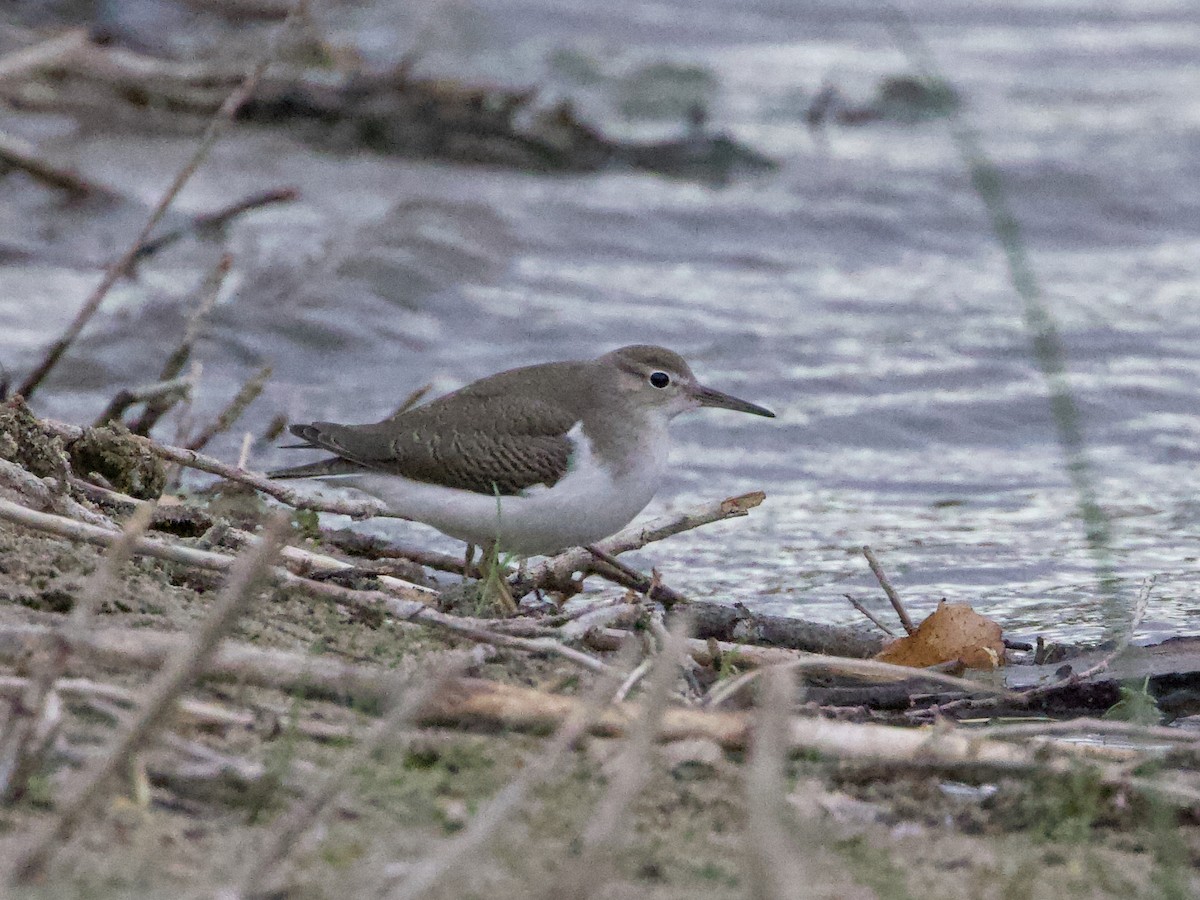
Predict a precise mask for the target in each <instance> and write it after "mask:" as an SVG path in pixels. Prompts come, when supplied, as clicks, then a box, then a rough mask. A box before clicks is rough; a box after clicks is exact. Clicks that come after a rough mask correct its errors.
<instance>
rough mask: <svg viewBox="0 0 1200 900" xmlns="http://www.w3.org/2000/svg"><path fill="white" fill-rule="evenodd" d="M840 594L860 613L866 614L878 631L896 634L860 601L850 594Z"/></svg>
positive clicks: (891, 634) (889, 634) (892, 635)
mask: <svg viewBox="0 0 1200 900" xmlns="http://www.w3.org/2000/svg"><path fill="white" fill-rule="evenodd" d="M842 596H843V597H845V598H846V600H847V601H848V602H849V603H850V605H851V606H853V607H854V608H855V609H857V610H858V611H859V612H860V613H862V614H863V615H864V616H866V617H867V618H868V619H869V620H870V621H871V624H872V625H874V626H875V627H876V628H878V629H879V630H880V631H882V632H883V633H884V634H886V635H888V636H889V637H895V636H896V632H894V631H892V629H890V628H888V627H887V626H886V625H884V624H883V622H881V621H879V618H878V617H877V616H876V615H875V614H874V613H873V612H871V611H870V610H869V609H867V608H866V607H865V606H863V605H862V604H861V603H859V602H858V601H857V600H855V599H854V597H852V596H851V595H850V594H842Z"/></svg>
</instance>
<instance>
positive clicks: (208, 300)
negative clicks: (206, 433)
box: [129, 253, 233, 435]
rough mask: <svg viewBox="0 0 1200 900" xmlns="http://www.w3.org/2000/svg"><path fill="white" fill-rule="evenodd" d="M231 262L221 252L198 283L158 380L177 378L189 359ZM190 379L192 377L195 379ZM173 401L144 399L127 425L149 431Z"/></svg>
mask: <svg viewBox="0 0 1200 900" xmlns="http://www.w3.org/2000/svg"><path fill="white" fill-rule="evenodd" d="M232 266H233V256H232V255H231V254H229V253H222V254H221V258H220V259H219V260H217V264H216V265H215V266H213V268H212V271H210V272H208V273H207V274H206V275H205V276H204V280H203V281H202V282H201V283H200V286H199V288H197V291H196V294H197V297H198V301H197V303H196V307H195V309H193V310H192V313H191V315H190V316H188V322H187V327H186V328H185V329H184V332H183V339H182V340H181V341H180V342H179V346H178V347H176V348H175V349H174V350H173V351H172V353H171V355H170V356H169V357H167V361H166V362H165V363H163V367H162V371H160V372H159V373H158V380H159V381H169V380H171V379H172V378H177V377H178V376H179V373H180V372H182V371H183V367H184V366H186V365H187V362H188V360H189V359H190V358H191V356H192V348H193V347H194V346H195V344H196V341H197V340H199V339H200V335H201V334H203V332H204V326H205V324H206V323H207V321H208V316H209V314H210V313H211V312H212V310H213V307H215V306H216V304H217V297H218V296H219V295H220V293H221V286H222V285H223V284H224V283H225V277H226V276H227V275H228V274H229V270H230V268H231V267H232ZM192 380H193V381H194V379H192ZM172 405H173V403H172V402H168V401H157V402H151V403H147V404H146V409H145V411H144V412H143V413H142V414H141V416H139V417H138V419H137V421H135V422H134V423H133V424H132V425H131V426H130V427H129V430H130V431H132V432H133V433H134V434H143V435H145V434H149V433H150V430H151V429H152V428H153V427H154V426H155V425H156V424H157V423H158V420H159V419H161V418H162V417H163V416H164V415H166V414H167V412H168V411H169V410H170V408H171V406H172Z"/></svg>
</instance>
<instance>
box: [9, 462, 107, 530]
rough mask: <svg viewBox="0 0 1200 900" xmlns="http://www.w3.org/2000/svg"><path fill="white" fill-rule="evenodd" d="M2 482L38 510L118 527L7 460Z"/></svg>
mask: <svg viewBox="0 0 1200 900" xmlns="http://www.w3.org/2000/svg"><path fill="white" fill-rule="evenodd" d="M0 484H3V485H4V486H6V487H8V488H11V489H12V490H14V491H16V492H17V493H18V494H20V495H21V496H22V497H24V498H25V499H26V500H27V501H28V502H30V503H31V504H33V505H35V506H36V507H37V508H38V509H39V510H45V511H47V512H53V513H55V514H58V515H62V516H66V517H68V518H71V519H76V520H78V521H80V522H87V523H88V524H90V525H96V526H99V527H103V528H112V529H115V528H116V526H115V525H114V524H113V522H112V520H111V519H110V518H108V516H105V515H103V514H101V513H97V512H94V511H93V510H90V509H88V508H87V507H86V506H83V505H82V504H80V503H77V502H76V501H75V500H74V499H73V498H72V497H71V496H70V495H69V494H66V493H59V492H57V491H55V490H51V489H50V486H49V485H48V484H47V483H46V481H45V480H43V479H41V478H38V477H37V476H36V475H34V474H33V473H32V472H29V471H27V470H26V469H23V468H22V467H21V466H19V465H17V464H16V463H13V462H9V461H8V460H7V459H0Z"/></svg>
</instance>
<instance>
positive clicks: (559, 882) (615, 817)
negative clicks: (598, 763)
mask: <svg viewBox="0 0 1200 900" xmlns="http://www.w3.org/2000/svg"><path fill="white" fill-rule="evenodd" d="M689 627H690V622H689V621H688V619H687V617H686V616H681V617H680V618H679V620H677V621H676V622H674V623H673V624H672V626H671V630H670V632H669V633H668V635H667V640H666V642H665V644H664V646H663V647H662V650H661V652H660V653H659V654H658V656H657V657H655V661H654V665H653V667H652V669H651V671H650V684H649V686H648V688H647V690H646V693H645V695H644V698H643V701H642V713H641V716H640V717H639V718H638V719H637V721H636V722H634V724H633V726H632V728H631V729H630V731H629V736H628V737H627V738H626V740H625V745H624V747H623V748H622V750H621V753H620V755H619V756H618V757H617V760H616V764H615V767H614V774H613V776H612V779H611V782H610V784H609V788H608V791H607V792H606V793H605V795H604V796H603V797H602V798H601V800H600V802H599V803H598V804H597V806H596V809H595V810H594V811H593V813H592V817H591V819H590V820H589V821H588V824H587V827H586V828H585V829H584V832H583V839H582V844H583V848H582V852H581V854H580V859H579V861H578V862H576V863H574V864H573V865H569V866H568V868H567V869H566V870H565V871H563V872H562V873H561V874H560V875H559V877H558V878H557V879H556V884H555V886H554V887H553V888H552V890H551V891H550V892H549V894H548V895H547V896H548V897H555V898H559V897H569V898H585V897H590V896H591V895H592V892H593V890H595V889H596V888H597V887H599V886H600V885H601V884H603V883H604V882H605V881H606V880H607V878H606V877H605V876H606V875H607V873H608V871H609V869H610V867H611V866H612V864H613V861H614V859H615V857H616V853H617V849H618V844H619V841H620V836H621V833H622V824H623V823H624V821H625V819H626V817H627V815H628V812H629V807H630V805H631V804H632V803H633V801H634V800H635V799H636V798H637V796H638V795H639V794H640V793H641V792H642V791H643V790H644V789H645V787H646V785H647V784H648V783H649V781H650V778H651V774H652V770H651V761H652V754H653V752H654V744H655V742H656V741H657V740H658V735H659V730H660V728H661V726H662V720H663V715H664V714H665V713H666V711H667V707H668V705H669V703H670V697H671V686H672V685H673V684H674V682H675V678H676V676H677V675H678V670H679V660H680V658H681V657H682V655H683V653H684V647H683V642H684V640H685V638H686V635H687V630H688V628H689Z"/></svg>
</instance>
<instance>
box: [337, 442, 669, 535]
mask: <svg viewBox="0 0 1200 900" xmlns="http://www.w3.org/2000/svg"><path fill="white" fill-rule="evenodd" d="M648 437H649V436H648ZM664 437H665V436H664ZM576 440H577V443H576V451H575V454H574V459H573V464H572V468H571V471H570V472H568V473H567V475H566V476H565V477H564V478H562V479H561V480H560V481H559V482H558V483H557V484H555V485H554V487H552V488H546V487H536V488H531V489H530V490H528V491H526V492H525V494H524V495H523V496H506V497H495V496H492V497H489V496H487V495H486V494H477V493H474V492H473V491H464V490H458V489H456V488H448V487H442V486H440V485H433V484H426V483H424V482H419V481H412V480H410V479H408V478H402V477H400V476H398V475H384V474H382V473H364V474H361V475H348V476H339V477H337V478H336V480H337V482H338V483H340V484H345V485H348V486H351V487H355V488H357V489H359V490H361V491H363V492H365V493H367V494H370V495H372V496H373V497H377V498H379V499H380V500H382V501H383V502H384V504H386V506H387V508H388V511H389V512H393V513H395V514H396V515H399V516H401V517H403V518H406V519H412V520H414V521H417V522H424V523H425V524H427V525H432V526H433V527H434V528H436V529H437V530H438V531H440V532H442V533H443V534H448V535H450V536H451V537H454V538H458V539H459V540H461V541H466V542H468V543H471V544H484V543H487V542H489V541H494V540H496V539H497V537H498V538H499V543H500V548H501V549H502V550H506V551H511V552H514V553H517V554H519V555H521V556H533V555H537V554H546V553H557V552H558V551H559V550H563V549H565V548H567V547H577V546H580V545H582V544H590V543H593V542H595V541H598V540H600V539H601V538H605V537H608V536H609V535H610V534H613V533H615V532H617V531H620V530H621V529H622V528H624V527H625V526H626V525H628V524H629V522H631V521H632V520H633V517H634V516H636V515H637V514H638V513H639V512H641V511H642V509H644V508H645V506H646V504H647V503H649V502H650V500H651V499H652V498H653V497H654V494H655V491H657V490H658V486H659V483H660V482H661V480H662V474H663V470H664V468H665V466H666V458H667V442H666V440H665V439H664V440H654V439H653V438H651V439H649V440H647V441H646V443H645V445H644V446H643V447H641V448H639V450H640V452H638V453H637V455H636V456H635V457H634V459H635V464H634V465H632V466H630V467H628V468H627V469H626V470H624V471H623V472H621V473H620V474H614V472H613V471H612V470H611V469H609V468H608V467H607V466H604V465H601V464H599V463H598V462H597V461H596V459H595V458H594V457H593V455H592V453H591V448H590V447H589V446H587V444H588V442H587V440H586V438H583V437H582V436H579V437H577V439H576Z"/></svg>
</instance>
